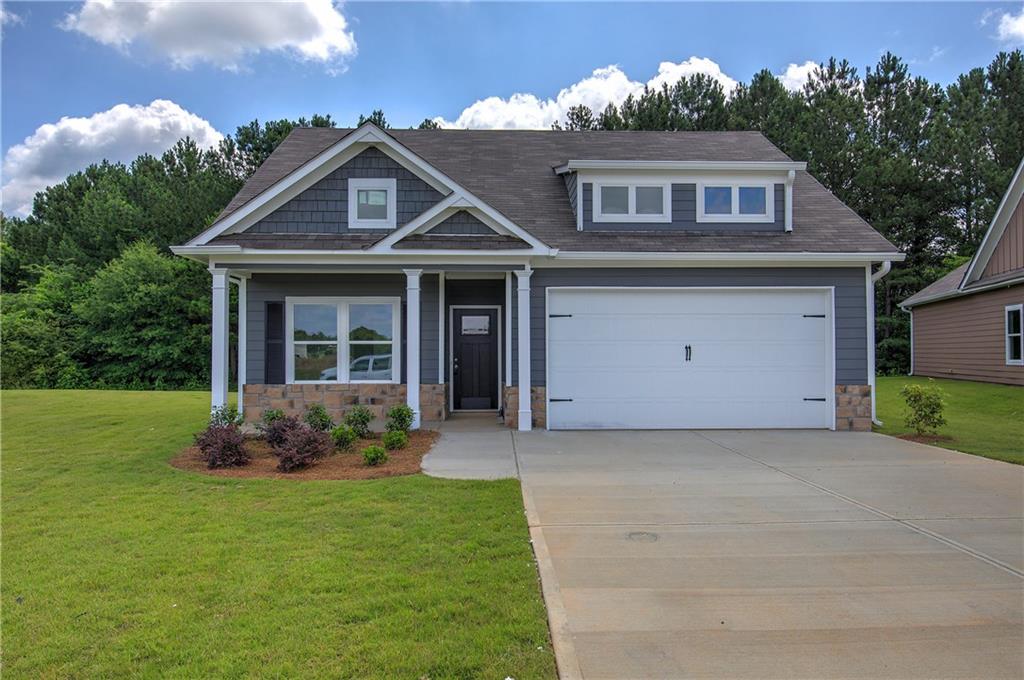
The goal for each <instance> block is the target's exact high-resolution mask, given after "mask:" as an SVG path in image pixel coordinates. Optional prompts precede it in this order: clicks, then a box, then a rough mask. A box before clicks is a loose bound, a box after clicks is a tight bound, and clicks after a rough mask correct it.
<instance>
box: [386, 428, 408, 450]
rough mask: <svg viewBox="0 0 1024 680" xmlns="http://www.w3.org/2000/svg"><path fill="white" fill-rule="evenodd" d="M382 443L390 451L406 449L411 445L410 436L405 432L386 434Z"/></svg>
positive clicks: (394, 431) (392, 431)
mask: <svg viewBox="0 0 1024 680" xmlns="http://www.w3.org/2000/svg"><path fill="white" fill-rule="evenodd" d="M381 441H383V442H384V448H386V449H387V450H388V451H394V450H396V449H404V448H405V447H406V446H407V445H408V444H409V435H407V434H406V433H405V432H399V431H397V430H391V431H389V432H385V433H384V436H383V437H381Z"/></svg>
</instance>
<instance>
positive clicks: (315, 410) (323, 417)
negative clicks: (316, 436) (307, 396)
mask: <svg viewBox="0 0 1024 680" xmlns="http://www.w3.org/2000/svg"><path fill="white" fill-rule="evenodd" d="M302 419H303V420H305V421H306V424H307V425H309V426H310V427H311V428H313V429H314V430H316V431H317V432H330V431H331V428H333V427H334V421H333V420H331V416H330V414H329V413H327V409H325V408H324V405H323V404H310V405H309V406H307V407H306V415H304V416H303V417H302Z"/></svg>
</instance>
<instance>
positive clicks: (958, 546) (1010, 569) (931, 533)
mask: <svg viewBox="0 0 1024 680" xmlns="http://www.w3.org/2000/svg"><path fill="white" fill-rule="evenodd" d="M696 434H697V435H698V436H700V437H703V438H704V439H706V440H707V441H709V442H711V443H712V444H714V445H716V446H720V447H721V448H723V449H725V450H726V451H731V452H732V453H735V454H736V455H737V456H742V457H743V458H746V459H747V460H751V461H753V462H755V463H757V464H759V465H763V466H764V467H766V468H768V469H769V470H774V471H776V472H778V473H780V474H783V475H786V476H787V477H789V478H790V479H795V480H796V481H798V482H801V483H803V484H806V485H807V486H810V487H812V488H814V489H817V490H819V491H821V492H822V493H826V494H828V495H830V496H832V497H834V498H838V499H840V500H843V501H846V502H847V503H850V504H852V505H856V506H857V507H859V508H862V509H864V510H867V511H868V512H871V513H874V514H876V515H879V516H880V517H884V518H886V519H888V520H891V521H893V522H897V523H899V524H901V525H903V526H905V527H907V528H909V529H911V530H912V531H916V532H917V533H919V534H921V535H923V536H928V537H929V538H932V539H934V540H936V541H938V542H939V543H943V544H945V545H947V546H949V547H950V548H953V549H955V550H959V551H960V552H963V553H966V554H968V555H970V556H972V557H974V558H975V559H977V560H980V561H982V562H985V563H986V564H990V565H992V566H993V567H997V568H999V569H1002V570H1003V571H1006V572H1008V573H1010V574H1013V575H1014V576H1016V577H1017V578H1021V579H1024V572H1022V571H1020V570H1019V569H1016V568H1014V567H1012V566H1010V565H1009V564H1005V563H1004V562H1001V561H999V560H997V559H996V558H994V557H990V556H989V555H986V554H985V553H983V552H980V551H978V550H975V549H973V548H970V547H968V546H966V545H964V544H962V543H958V542H957V541H954V540H953V539H951V538H947V537H945V536H943V535H942V534H937V533H935V532H934V531H929V530H928V529H925V528H924V527H920V526H918V525H916V524H914V523H913V522H910V521H908V520H903V519H900V518H899V517H895V516H893V515H890V514H889V513H887V512H885V511H883V510H879V509H878V508H875V507H873V506H870V505H868V504H867V503H862V502H860V501H858V500H856V499H853V498H850V497H849V496H844V495H843V494H841V493H839V492H837V491H833V490H831V489H829V488H826V487H824V486H821V485H819V484H815V483H814V482H812V481H810V480H809V479H804V478H803V477H800V476H799V475H795V474H793V473H791V472H788V471H786V470H783V469H782V468H779V467H776V466H774V465H772V464H770V463H766V462H764V461H763V460H759V459H757V458H754V457H753V456H750V455H747V454H745V453H743V452H741V451H737V450H736V449H733V448H730V447H728V446H726V445H725V444H723V443H721V442H718V441H715V440H714V439H712V438H711V437H709V436H707V435H706V434H704V433H703V432H696Z"/></svg>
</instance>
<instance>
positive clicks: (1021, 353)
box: [1004, 304, 1024, 366]
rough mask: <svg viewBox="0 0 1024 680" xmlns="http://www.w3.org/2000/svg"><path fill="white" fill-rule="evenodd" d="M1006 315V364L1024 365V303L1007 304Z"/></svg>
mask: <svg viewBox="0 0 1024 680" xmlns="http://www.w3.org/2000/svg"><path fill="white" fill-rule="evenodd" d="M1004 313H1005V315H1006V364H1007V365H1008V366H1024V326H1022V324H1024V318H1022V317H1024V304H1020V305H1007V306H1006V308H1005V310H1004Z"/></svg>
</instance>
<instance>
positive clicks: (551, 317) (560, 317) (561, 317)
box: [548, 314, 572, 319]
mask: <svg viewBox="0 0 1024 680" xmlns="http://www.w3.org/2000/svg"><path fill="white" fill-rule="evenodd" d="M570 316H572V314H548V318H549V319H566V318H568V317H570Z"/></svg>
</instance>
